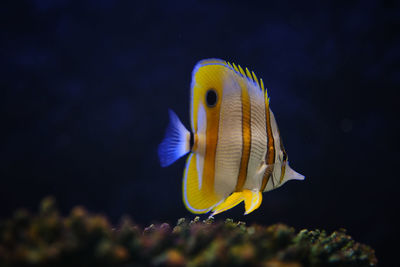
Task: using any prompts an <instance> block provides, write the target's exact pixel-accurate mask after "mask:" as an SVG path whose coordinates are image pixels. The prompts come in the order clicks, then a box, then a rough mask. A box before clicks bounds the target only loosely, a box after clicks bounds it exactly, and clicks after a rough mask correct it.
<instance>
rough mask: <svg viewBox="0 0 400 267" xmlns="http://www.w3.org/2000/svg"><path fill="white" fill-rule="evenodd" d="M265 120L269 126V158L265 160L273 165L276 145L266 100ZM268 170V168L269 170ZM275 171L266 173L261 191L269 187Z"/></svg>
mask: <svg viewBox="0 0 400 267" xmlns="http://www.w3.org/2000/svg"><path fill="white" fill-rule="evenodd" d="M265 118H266V124H267V141H268V142H267V146H268V148H267V156H266V159H265V162H266V164H267V165H272V164H274V162H275V144H274V136H273V135H272V127H271V113H270V111H269V99H265ZM267 169H268V168H267ZM272 171H273V167H272V170H270V171H267V170H266V171H265V173H264V177H263V180H262V184H261V190H260V191H264V189H265V187H266V186H267V183H268V180H269V177H270V175H271V173H272Z"/></svg>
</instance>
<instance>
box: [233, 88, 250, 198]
mask: <svg viewBox="0 0 400 267" xmlns="http://www.w3.org/2000/svg"><path fill="white" fill-rule="evenodd" d="M241 88H242V140H243V141H242V158H241V161H240V168H239V176H238V181H237V184H236V189H235V191H237V192H240V191H242V189H243V186H244V183H245V182H246V176H247V166H248V164H249V158H250V146H251V126H250V116H251V115H250V108H251V106H250V96H249V92H248V91H247V87H246V86H245V84H241Z"/></svg>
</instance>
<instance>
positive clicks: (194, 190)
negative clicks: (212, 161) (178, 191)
mask: <svg viewBox="0 0 400 267" xmlns="http://www.w3.org/2000/svg"><path fill="white" fill-rule="evenodd" d="M197 157H200V156H199V155H197V154H195V153H190V154H189V157H188V159H187V161H186V167H185V171H184V177H183V186H182V193H183V201H184V203H185V206H186V208H187V209H188V210H189V211H190V212H192V213H195V214H200V213H207V212H209V211H210V210H211V209H212V208H213V207H214V206H216V205H217V204H219V202H221V200H222V197H220V196H218V195H217V194H216V193H215V192H214V190H213V188H210V187H207V186H205V183H204V182H202V177H200V179H199V172H198V170H197ZM200 184H201V185H200Z"/></svg>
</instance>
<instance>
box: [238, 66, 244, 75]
mask: <svg viewBox="0 0 400 267" xmlns="http://www.w3.org/2000/svg"><path fill="white" fill-rule="evenodd" d="M238 66H239V71H240V73H241V74H242V75H243V77H245V76H246V74H245V73H244V71H243V69H242V67H240V65H238Z"/></svg>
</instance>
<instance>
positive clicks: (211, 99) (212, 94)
mask: <svg viewBox="0 0 400 267" xmlns="http://www.w3.org/2000/svg"><path fill="white" fill-rule="evenodd" d="M217 100H218V96H217V92H216V91H215V90H214V89H208V91H207V93H206V103H207V106H208V107H210V108H212V107H215V105H216V104H217Z"/></svg>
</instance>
